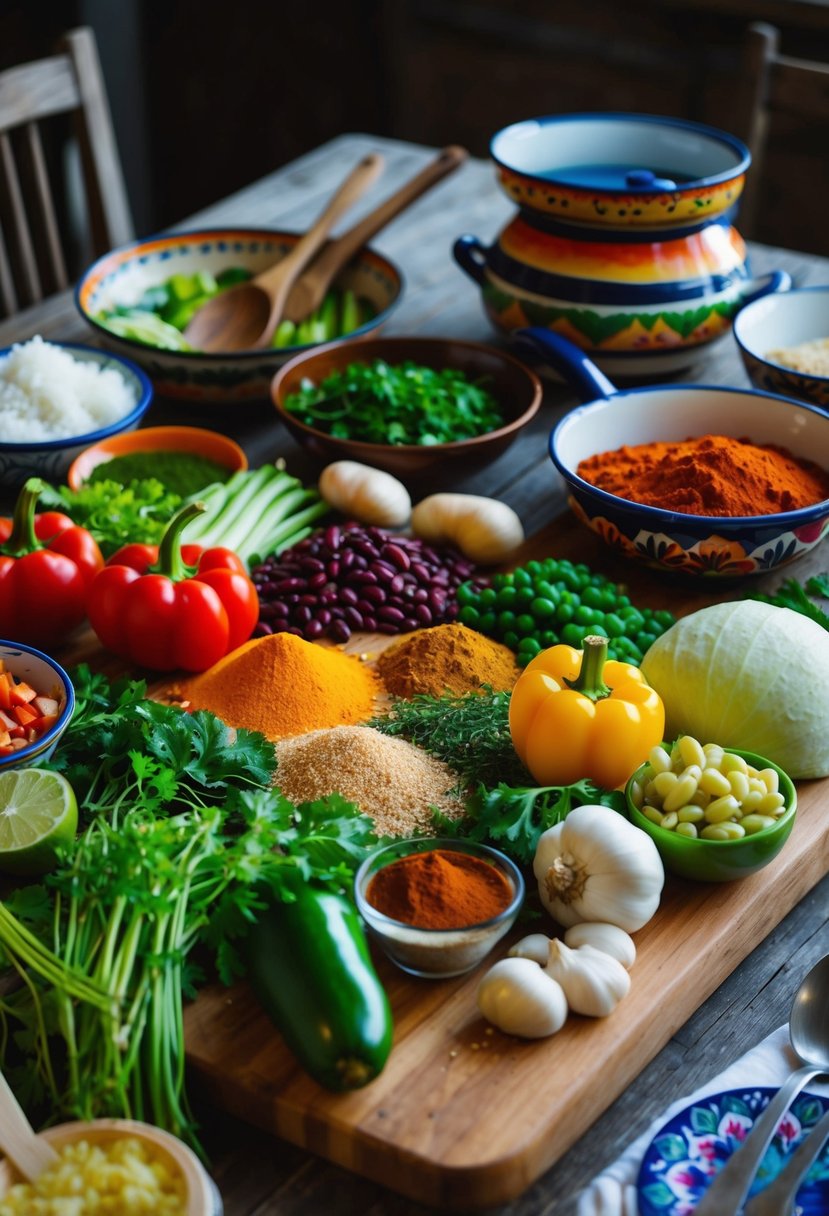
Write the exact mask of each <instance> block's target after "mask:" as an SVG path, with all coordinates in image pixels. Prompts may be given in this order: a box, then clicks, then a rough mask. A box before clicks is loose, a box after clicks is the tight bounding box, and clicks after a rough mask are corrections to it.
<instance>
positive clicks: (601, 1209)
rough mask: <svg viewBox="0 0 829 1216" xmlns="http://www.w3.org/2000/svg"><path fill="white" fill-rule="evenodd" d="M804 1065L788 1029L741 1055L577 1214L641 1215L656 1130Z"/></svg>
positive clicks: (636, 1147) (598, 1184)
mask: <svg viewBox="0 0 829 1216" xmlns="http://www.w3.org/2000/svg"><path fill="white" fill-rule="evenodd" d="M798 1067H799V1061H798V1060H797V1058H796V1056H795V1054H794V1052H793V1051H792V1049H791V1046H790V1045H789V1031H788V1027H787V1026H780V1027H778V1029H777V1030H774V1031H772V1033H771V1034H770V1035H769V1036H768V1037H767V1038H765V1039H763V1041H762V1042H761V1043H758V1044H757V1046H756V1047H752V1049H751V1050H750V1051H747V1052H746V1054H745V1055H743V1056H740V1058H739V1060H735V1061H734V1063H733V1064H730V1065H729V1067H728V1068H726V1069H725V1070H724V1072H721V1073H720V1074H719V1075H718V1076H716V1077H712V1079H711V1080H710V1081H708V1082H707V1083H706V1084H705V1085H701V1086H700V1088H699V1089H697V1090H695V1091H694V1093H692V1094H688V1095H686V1096H685V1097H684V1098H679V1099H678V1100H677V1101H676V1102H674V1103H673V1105H672V1106H669V1107H668V1109H667V1110H666V1111H665V1113H664V1114H663V1115H661V1116H660V1118H658V1119H656V1120H655V1121H654V1122H653V1123H652V1124H651V1125H650V1127H649V1128H648V1129H647V1131H644V1132H643V1133H642V1135H641V1136H639V1137H638V1139H636V1140H634V1141H633V1143H632V1144H630V1145H628V1147H627V1148H626V1149H625V1151H624V1153H622V1155H621V1157H619V1158H618V1160H616V1161H614V1162H613V1164H612V1165H609V1166H608V1167H607V1169H605V1170H603V1171H602V1172H601V1174H598V1175H597V1176H596V1177H595V1178H594V1179H593V1181H592V1182H591V1183H590V1185H589V1186H587V1187H586V1188H585V1189H584V1190H583V1191H582V1193H581V1195H580V1196H579V1198H578V1207H577V1216H638V1206H637V1203H636V1178H637V1175H638V1173H639V1166H640V1164H641V1161H642V1157H643V1156H644V1154H645V1150H646V1149H647V1147H648V1145H649V1144H650V1142H651V1140H652V1139H653V1137H654V1135H655V1134H656V1132H658V1131H659V1129H660V1127H662V1125H663V1124H664V1123H665V1122H666V1121H667V1120H668V1119H671V1118H673V1116H674V1115H676V1114H678V1113H679V1112H680V1111H681V1110H683V1109H684V1107H686V1106H688V1105H689V1104H690V1103H691V1102H695V1101H697V1099H699V1098H704V1097H706V1096H707V1095H708V1094H717V1093H722V1092H723V1090H726V1089H738V1088H739V1087H740V1086H743V1085H745V1086H749V1087H753V1086H755V1085H757V1086H761V1085H773V1086H775V1087H777V1086H780V1085H782V1083H783V1082H784V1081H785V1079H786V1077H787V1076H788V1075H789V1073H790V1072H792V1071H793V1070H794V1069H795V1068H798ZM807 1089H808V1090H809V1091H810V1092H813V1093H819V1094H824V1095H826V1094H829V1083H827V1082H825V1081H822V1080H820V1079H819V1078H815V1080H814V1081H810V1082H809V1084H808V1086H807Z"/></svg>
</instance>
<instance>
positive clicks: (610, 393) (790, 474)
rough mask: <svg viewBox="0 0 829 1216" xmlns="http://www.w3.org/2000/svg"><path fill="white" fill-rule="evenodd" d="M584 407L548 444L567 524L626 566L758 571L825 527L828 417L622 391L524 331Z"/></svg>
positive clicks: (649, 390) (667, 392)
mask: <svg viewBox="0 0 829 1216" xmlns="http://www.w3.org/2000/svg"><path fill="white" fill-rule="evenodd" d="M521 340H522V342H529V343H531V344H532V346H533V347H534V348H535V350H536V351H537V352H540V353H541V355H542V357H543V358H544V359H546V360H547V361H548V362H549V363H550V364H551V365H552V366H554V367H555V368H556V370H558V371H560V372H561V373H562V374H563V375H564V377H565V378H566V379H567V380H569V382H570V383H571V384H572V385H573V387H574V388H575V389H576V392H577V393H578V394H579V396H580V397H581V398H582V400H584V401H585V402H586V404H584V405H581V406H579V407H578V408H576V409H574V410H571V411H570V412H569V413H568V414H566V415H565V416H564V418H562V420H561V421H560V422H559V423H558V425H557V426H556V427H555V428H554V429H553V431H552V433H551V435H550V441H549V450H550V456H551V458H552V461H553V464H554V465H555V466H556V468H557V469H558V471H559V473H560V474H561V475H562V477H563V478H564V481H565V483H566V485H567V489H568V491H569V502H570V506H571V508H572V510H573V512H574V513H575V515H576V516H577V517H578V518H579V519H580V520H581V521H582V522H583V523H584V524H586V525H587V527H589V528H590V529H592V531H593V532H595V533H596V534H597V535H598V536H599V537H601V539H602V540H603V541H604V542H605V543H606V544H608V545H609V546H611V548H613V549H614V550H615V551H616V552H617V553H619V554H620V555H622V556H624V557H629V558H634V559H636V560H638V561H640V562H644V563H645V564H647V565H649V566H652V567H654V568H657V569H660V570H664V571H671V572H672V573H676V572H680V573H682V574H688V575H692V576H702V577H704V578H707V579H711V578H717V579H723V578H725V579H733V578H742V577H745V576H747V575H755V574H767V573H768V572H769V571H770V570H773V569H776V568H777V567H779V566H784V565H786V564H788V563H789V562H791V561H794V560H795V559H796V558H798V557H800V556H801V555H802V554H804V553H806V552H807V551H808V550H810V549H813V548H814V546H815V545H817V544H818V543H819V541H820V540H822V538H823V537H824V536H825V535H826V533H827V532H828V531H829V415H827V414H826V413H824V412H823V411H822V410H819V409H817V408H815V407H812V406H809V405H806V404H804V403H802V402H797V401H792V400H790V399H789V398H786V397H778V396H776V395H774V394H771V393H765V392H757V391H752V390H748V389H737V388H729V387H723V386H720V385H702V384H675V385H647V386H640V387H638V388H633V389H625V390H618V389H617V388H616V387H615V386H614V385H613V384H612V383H611V382H610V381H609V380H608V379H607V377H606V376H604V374H603V373H602V372H601V371H599V369H598V368H597V367H596V366H595V365H594V364H593V363H591V361H590V360H589V359H588V358H587V357H586V356H585V355H584V354H583V352H582V351H581V350H579V348H578V347H577V346H575V345H574V344H573V343H571V342H568V341H567V340H566V339H565V338H561V337H560V336H559V335H558V334H551V333H549V331H547V330H541V329H538V328H533V329H528V330H522V331H521Z"/></svg>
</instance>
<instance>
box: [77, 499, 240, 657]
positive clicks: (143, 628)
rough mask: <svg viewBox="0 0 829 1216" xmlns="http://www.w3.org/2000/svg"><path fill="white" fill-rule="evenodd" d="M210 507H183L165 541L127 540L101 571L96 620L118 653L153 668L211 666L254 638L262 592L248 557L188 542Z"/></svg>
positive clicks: (95, 590) (92, 617) (92, 614)
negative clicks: (191, 525)
mask: <svg viewBox="0 0 829 1216" xmlns="http://www.w3.org/2000/svg"><path fill="white" fill-rule="evenodd" d="M203 510H204V506H203V504H202V503H191V504H189V505H188V506H184V507H182V508H181V510H180V511H179V512H178V514H177V515H175V516H174V517H173V519H172V520H171V521H170V523H169V525H168V526H167V530H166V532H165V533H164V536H163V537H162V538H161V544H160V545H136V544H133V545H125V546H124V547H123V548H121V549H119V550H118V552H117V553H114V554H113V555H112V557H110V558H109V560H108V561H107V563H106V565H105V566H104V568H103V570H101V571H100V573H99V574H98V575H97V576H96V578H95V581H94V583H93V586H92V596H91V600H90V604H89V621H90V624H91V625H92V628H93V629H94V630H95V632H96V634H97V635H98V638H99V639H100V641H101V643H102V644H103V645H104V646H105V647H106V648H107V650H111V651H112V652H113V654H117V655H120V656H121V658H124V659H128V660H129V661H130V662H132V663H135V664H136V665H138V666H139V667H147V668H149V669H150V670H151V671H176V670H184V671H204V670H205V669H206V668H208V667H212V666H213V664H214V663H217V662H218V661H219V659H221V658H223V657H224V656H225V655H226V654H228V653H229V652H230V651H231V650H235V649H236V647H237V646H241V644H242V643H243V642H246V641H247V640H248V638H249V637H250V635H251V633H252V632H253V627H254V625H255V624H256V622H257V620H258V619H259V597H258V595H257V593H256V588H255V586H254V585H253V583H252V582H251V580H250V578H249V577H248V574H247V570H246V567H245V564H244V562H243V561H242V559H241V558H240V557H239V556H238V555H237V554H236V553H233V552H232V551H231V550H230V549H219V548H214V549H205V550H202V549H201V547H200V546H198V545H182V544H181V543H180V536H181V532H182V529H183V528H184V527H185V526H186V524H187V523H188V522H189V521H190V520H191V519H193V518H194V517H195V516H196V515H199V514H200V513H201V512H202V511H203Z"/></svg>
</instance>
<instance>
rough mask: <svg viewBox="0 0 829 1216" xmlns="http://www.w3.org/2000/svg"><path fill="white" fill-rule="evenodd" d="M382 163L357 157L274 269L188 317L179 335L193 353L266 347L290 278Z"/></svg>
mask: <svg viewBox="0 0 829 1216" xmlns="http://www.w3.org/2000/svg"><path fill="white" fill-rule="evenodd" d="M382 168H383V158H382V157H381V156H379V155H377V154H371V155H369V156H365V157H363V159H362V160H361V161H360V163H359V164H358V165H357V166H356V167H355V168H354V169H353V170H352V171H351V173H350V174H349V175H348V177H347V178H346V179H345V181H344V182H343V184H342V185H341V186H340V188H339V190H338V191H337V192H336V194H335V195H334V197H333V198H332V199H331V201H330V202H329V203H328V205H327V206H326V208H325V209H324V211H323V212H322V214H321V215H320V216H319V218H318V219H317V221H316V223H315V224H313V225H312V227H311V228H309V229H308V231H307V232H306V233H305V234H304V235H303V236H302V237H301V238H300V240H299V241H298V242H297V243H296V245H295V246H294V247H293V249H292V250H291V251H290V253H289V254H287V255H286V256H285V257H284V258H282V260H281V261H280V262H277V263H276V265H275V266H271V267H270V268H269V269H268V270H265V271H263V272H262V274H258V275H256V276H255V277H254V278H252V279H250V280H249V282H247V283H240V284H239V285H238V287H231V288H229V289H228V290H227V291H222V292H220V293H219V294H218V295H216V296H213V298H212V299H210V300H208V301H207V303H206V304H204V305H203V306H202V307H201V308H200V309H199V310H198V312H196V313H194V315H193V317H192V319H191V321H190V323H189V325H188V326H187V328H186V329H185V331H184V336H185V338H186V339H187V341H188V342H189V343H190V345H191V346H192V347H193V349H194V350H203V351H208V352H216V351H237V350H254V349H256V348H257V347H261V346H267V344H268V343H269V342H270V340H271V338H272V337H273V332H274V330H275V329H276V326H277V324H278V323H279V320H280V318H281V316H282V310H283V308H284V306H285V301H286V300H287V298H288V293H289V292H290V290H291V287H292V286H293V283H294V281H295V280H296V278H297V277H298V276H299V275H300V274H301V273H302V271H303V269H304V268H305V266H306V265H307V264H308V262H309V261H310V260H311V258H312V257H313V256H314V254H315V253H316V252H317V250H318V249H319V247H320V245H322V243H323V241H324V240H325V238H326V237H327V236H328V233H329V232H330V231H331V229H332V228H333V227H334V225H335V224H336V222H337V220H338V219H339V218H340V217H341V216H342V215H343V214H344V213H345V212H346V211H347V210H348V209H349V207H351V206H352V205H353V204H354V203H355V202H356V201H357V199H358V198H359V197H360V196H361V195H362V194H363V192H364V191H365V190H366V189H367V188H368V187H369V186H370V185H371V183H372V182H373V181H375V179H376V178H377V177H378V176H379V174H380V171H381V170H382Z"/></svg>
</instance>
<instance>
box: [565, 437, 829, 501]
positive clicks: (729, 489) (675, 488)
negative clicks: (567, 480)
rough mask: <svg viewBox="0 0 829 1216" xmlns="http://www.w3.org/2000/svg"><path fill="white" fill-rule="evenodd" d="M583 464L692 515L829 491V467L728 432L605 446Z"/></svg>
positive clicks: (608, 481)
mask: <svg viewBox="0 0 829 1216" xmlns="http://www.w3.org/2000/svg"><path fill="white" fill-rule="evenodd" d="M577 472H578V474H579V476H580V477H583V478H584V480H585V481H589V482H590V483H591V484H592V485H595V486H598V487H599V489H602V490H606V491H607V493H608V494H616V495H617V496H618V497H619V498H626V499H628V501H629V502H640V503H643V504H645V505H646V506H651V507H662V508H663V509H664V510H666V511H681V512H684V513H685V514H687V515H716V516H739V515H774V514H776V513H777V512H779V511H795V510H798V509H800V508H801V507H809V506H812V505H813V504H815V503H819V502H823V501H824V499H826V498H829V473H827V471H826V470H825V469H822V468H820V466H819V465H817V464H814V463H813V462H811V461H808V460H801V459H800V458H799V457H796V456H793V455H792V454H791V452H789V451H787V450H786V449H785V448H781V447H776V446H775V445H773V444H764V445H758V444H754V443H752V442H751V441H750V440H748V439H732V438H730V437H728V436H724V435H702V436H700V437H699V438H697V439H685V440H681V441H677V442H665V443H662V442H660V443H643V444H637V445H635V446H631V447H627V446H626V447H621V448H618V449H617V450H615V451H612V452H600V453H599V454H598V455H596V456H591V457H589V458H588V459H587V460H582V461H581V462H580V464H579V466H578V470H577Z"/></svg>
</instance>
